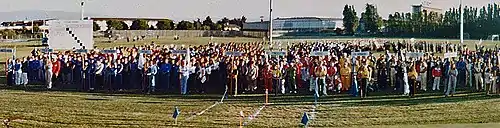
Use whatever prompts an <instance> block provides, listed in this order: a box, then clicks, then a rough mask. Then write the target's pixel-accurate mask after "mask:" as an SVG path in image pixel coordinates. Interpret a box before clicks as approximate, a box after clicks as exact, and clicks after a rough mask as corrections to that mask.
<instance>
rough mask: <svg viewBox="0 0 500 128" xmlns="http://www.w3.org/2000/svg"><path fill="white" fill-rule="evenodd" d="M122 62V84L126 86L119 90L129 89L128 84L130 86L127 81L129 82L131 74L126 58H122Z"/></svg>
mask: <svg viewBox="0 0 500 128" xmlns="http://www.w3.org/2000/svg"><path fill="white" fill-rule="evenodd" d="M122 61H123V64H122V65H123V70H122V82H123V83H126V84H122V85H121V88H122V89H130V84H131V83H130V82H129V80H130V74H131V72H130V69H131V68H130V63H129V60H128V58H123V59H122Z"/></svg>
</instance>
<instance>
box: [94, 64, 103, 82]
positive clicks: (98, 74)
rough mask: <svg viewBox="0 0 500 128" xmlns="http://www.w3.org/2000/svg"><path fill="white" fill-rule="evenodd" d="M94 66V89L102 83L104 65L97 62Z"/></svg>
mask: <svg viewBox="0 0 500 128" xmlns="http://www.w3.org/2000/svg"><path fill="white" fill-rule="evenodd" d="M96 65H97V66H96V69H95V79H96V87H102V85H103V82H104V76H103V70H104V64H103V63H102V62H101V61H100V60H97V64H96Z"/></svg>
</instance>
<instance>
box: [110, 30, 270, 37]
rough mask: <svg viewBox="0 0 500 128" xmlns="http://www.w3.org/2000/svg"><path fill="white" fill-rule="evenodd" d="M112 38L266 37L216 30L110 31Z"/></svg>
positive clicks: (251, 33) (264, 35)
mask: <svg viewBox="0 0 500 128" xmlns="http://www.w3.org/2000/svg"><path fill="white" fill-rule="evenodd" d="M108 34H112V35H113V36H120V37H141V36H147V37H156V36H160V37H173V36H176V35H177V36H179V37H210V36H213V37H256V38H262V37H266V35H267V33H266V32H254V31H218V30H112V31H111V32H110V33H108ZM108 34H106V36H107V35H108Z"/></svg>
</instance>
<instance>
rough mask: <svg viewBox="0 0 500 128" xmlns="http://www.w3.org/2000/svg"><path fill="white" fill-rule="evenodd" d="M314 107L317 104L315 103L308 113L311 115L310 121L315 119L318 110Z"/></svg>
mask: <svg viewBox="0 0 500 128" xmlns="http://www.w3.org/2000/svg"><path fill="white" fill-rule="evenodd" d="M316 108H317V106H316V105H313V109H312V112H309V113H310V114H309V115H311V121H312V120H314V119H317V118H316V114H317V113H318V112H316Z"/></svg>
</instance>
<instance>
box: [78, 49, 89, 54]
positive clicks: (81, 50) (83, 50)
mask: <svg viewBox="0 0 500 128" xmlns="http://www.w3.org/2000/svg"><path fill="white" fill-rule="evenodd" d="M88 52H89V50H87V49H76V50H75V53H88Z"/></svg>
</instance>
